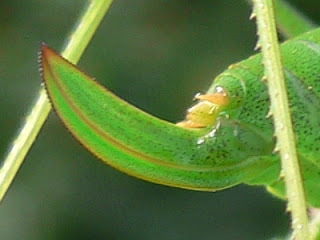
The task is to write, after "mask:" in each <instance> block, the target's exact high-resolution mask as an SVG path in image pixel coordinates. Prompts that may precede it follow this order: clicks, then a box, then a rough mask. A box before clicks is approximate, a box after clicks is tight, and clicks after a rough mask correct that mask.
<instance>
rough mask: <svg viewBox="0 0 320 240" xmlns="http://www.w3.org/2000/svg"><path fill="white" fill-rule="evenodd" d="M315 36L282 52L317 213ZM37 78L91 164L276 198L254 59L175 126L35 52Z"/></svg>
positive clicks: (219, 82)
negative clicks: (263, 191) (262, 190)
mask: <svg viewBox="0 0 320 240" xmlns="http://www.w3.org/2000/svg"><path fill="white" fill-rule="evenodd" d="M319 44H320V29H318V30H315V31H312V32H310V33H307V34H304V35H301V36H300V37H298V38H295V39H294V40H290V41H288V42H287V43H285V44H283V45H282V54H283V58H284V64H285V68H286V69H285V72H286V78H287V84H288V90H289V98H290V104H291V111H292V115H293V122H294V129H295V132H296V137H297V142H298V152H299V157H300V161H301V166H302V169H303V176H304V183H305V187H306V193H307V199H308V202H309V204H311V205H313V206H318V207H319V206H320V181H319V180H320V158H319V156H320V134H319V133H318V131H317V130H319V129H320V117H319V113H320V100H319V96H318V95H319V94H320V45H319ZM41 63H42V74H43V79H44V82H45V85H46V88H47V92H48V95H49V97H50V99H51V102H52V104H53V107H54V108H55V110H56V112H57V113H58V115H59V116H60V118H61V119H62V121H63V122H64V124H65V125H66V127H67V128H68V129H69V130H70V132H71V133H72V134H73V135H74V136H75V137H76V138H77V139H78V140H79V141H80V142H81V143H82V144H83V145H84V146H85V147H86V148H87V149H88V150H89V151H90V152H92V153H93V154H94V155H96V156H97V157H98V158H100V159H102V160H103V161H104V162H106V163H108V164H110V165H111V166H113V167H115V168H117V169H120V170H121V171H124V172H126V173H128V174H130V175H133V176H136V177H139V178H142V179H145V180H148V181H152V182H155V183H160V184H165V185H169V186H176V187H181V188H187V189H195V190H204V191H215V190H219V189H223V188H227V187H230V186H233V185H236V184H239V183H247V184H251V185H266V186H268V188H269V189H270V190H271V191H272V192H273V193H274V194H276V195H279V196H284V190H283V181H282V179H281V178H280V177H279V175H280V174H279V172H280V162H279V159H278V157H277V155H275V154H274V153H273V151H274V143H275V139H274V137H273V126H272V121H271V119H270V118H266V116H267V114H268V112H269V99H268V94H267V89H266V86H265V84H264V83H263V82H261V78H262V76H263V68H262V65H261V56H260V55H255V56H253V57H251V58H249V59H247V60H244V61H242V62H240V63H237V64H235V65H233V66H232V67H230V68H229V69H228V70H226V71H225V72H224V73H222V74H220V75H219V76H218V77H217V78H216V79H215V80H214V82H213V85H212V86H211V87H210V89H209V90H208V92H207V93H206V94H205V95H200V96H197V98H198V100H199V102H198V103H197V104H196V105H195V106H193V107H192V108H190V109H189V111H188V114H187V117H186V120H185V121H183V122H181V123H178V124H177V125H175V124H172V123H169V122H166V121H163V120H160V119H157V118H155V117H153V116H151V115H149V114H147V113H144V112H142V111H140V110H139V109H137V108H135V107H133V106H131V105H130V104H128V103H126V102H124V101H123V100H121V99H120V98H118V97H116V96H115V95H113V94H112V93H110V92H109V91H108V90H106V89H105V88H104V87H102V86H101V85H100V84H98V83H97V82H95V81H94V80H93V79H91V78H90V77H88V76H87V75H86V74H85V73H83V72H82V71H81V70H79V69H77V68H76V67H75V66H74V65H72V64H71V63H69V62H68V61H66V60H65V59H63V58H62V57H60V56H59V55H58V54H57V53H55V52H54V51H52V50H51V49H49V48H48V47H47V46H42V62H41Z"/></svg>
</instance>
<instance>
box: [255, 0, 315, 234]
mask: <svg viewBox="0 0 320 240" xmlns="http://www.w3.org/2000/svg"><path fill="white" fill-rule="evenodd" d="M253 5H254V14H256V16H257V26H258V34H259V45H260V44H261V50H262V54H263V63H264V68H265V76H266V77H267V80H268V90H269V96H270V101H271V108H270V111H271V113H272V115H273V116H274V117H273V120H274V126H275V136H276V137H277V145H276V151H280V157H281V166H282V171H283V173H284V180H285V185H286V196H287V198H288V209H289V210H290V211H291V214H292V228H293V236H294V237H293V239H296V240H309V239H310V235H309V229H308V215H307V211H306V200H305V193H304V187H303V181H302V176H301V171H300V166H299V161H298V157H297V151H296V143H295V135H294V132H293V128H292V121H291V116H290V109H289V101H288V95H287V91H286V84H285V78H284V72H283V66H282V60H281V53H280V47H279V43H278V37H277V32H276V26H275V17H274V7H273V1H272V0H253Z"/></svg>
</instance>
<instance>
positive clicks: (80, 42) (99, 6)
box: [0, 0, 112, 202]
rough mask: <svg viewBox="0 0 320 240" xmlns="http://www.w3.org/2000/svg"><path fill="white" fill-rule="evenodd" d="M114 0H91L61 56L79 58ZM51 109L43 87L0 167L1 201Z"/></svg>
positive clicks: (71, 58) (75, 60)
mask: <svg viewBox="0 0 320 240" xmlns="http://www.w3.org/2000/svg"><path fill="white" fill-rule="evenodd" d="M111 3H112V0H92V1H91V2H90V4H89V6H88V8H87V9H86V11H85V12H84V14H83V15H82V17H81V18H80V20H79V22H78V24H77V27H76V29H75V31H74V32H73V33H72V34H71V36H70V37H69V41H68V44H67V45H66V47H65V49H64V50H63V51H62V56H63V57H65V58H66V59H68V60H69V61H71V62H72V63H76V62H78V60H79V59H80V57H81V55H82V53H83V52H84V50H85V48H86V47H87V45H88V43H89V42H90V40H91V38H92V36H93V34H94V33H95V31H96V29H97V28H98V26H99V24H100V22H101V21H102V19H103V17H104V15H105V14H106V12H107V10H108V9H109V7H110V5H111ZM50 110H51V105H50V102H49V100H48V98H47V94H46V91H45V90H44V88H43V87H41V89H40V92H39V96H38V98H37V100H36V103H35V104H34V106H33V107H32V109H31V111H30V113H29V115H28V117H27V118H26V121H25V124H24V126H23V127H22V129H21V131H20V132H19V134H18V136H17V138H16V139H15V140H14V142H13V144H12V147H11V149H10V151H9V153H8V155H7V157H6V158H5V160H4V162H3V166H2V168H1V170H0V202H1V200H2V199H3V197H4V195H5V193H6V192H7V190H8V188H9V186H10V185H11V182H12V181H13V179H14V177H15V175H16V173H17V171H18V170H19V168H20V166H21V164H22V162H23V160H24V158H25V156H26V154H27V153H28V151H29V149H30V148H31V146H32V144H33V142H34V141H35V139H36V137H37V135H38V133H39V131H40V129H41V127H42V125H43V124H44V122H45V120H46V119H47V117H48V114H49V112H50Z"/></svg>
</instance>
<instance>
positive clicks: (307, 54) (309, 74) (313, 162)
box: [211, 29, 320, 206]
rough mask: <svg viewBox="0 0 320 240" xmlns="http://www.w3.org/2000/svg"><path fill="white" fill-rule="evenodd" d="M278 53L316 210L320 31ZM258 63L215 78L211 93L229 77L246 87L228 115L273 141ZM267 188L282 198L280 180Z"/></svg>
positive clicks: (245, 64)
mask: <svg viewBox="0 0 320 240" xmlns="http://www.w3.org/2000/svg"><path fill="white" fill-rule="evenodd" d="M281 50H282V56H283V62H284V66H285V75H286V83H287V88H288V93H289V101H290V106H291V113H292V119H293V125H294V131H295V134H296V139H297V147H298V153H299V159H300V162H301V166H302V169H303V177H304V182H305V187H306V189H307V190H306V193H307V195H308V201H309V203H311V204H312V205H314V206H319V205H320V202H319V201H320V200H319V199H320V194H319V193H320V171H319V169H320V98H319V97H320V96H319V95H320V29H316V30H314V31H311V32H309V33H306V34H304V35H301V36H299V37H297V38H295V39H293V40H291V41H288V42H286V43H285V44H283V45H282V46H281ZM260 62H261V56H260V55H257V56H255V57H253V58H251V59H248V60H245V61H242V62H240V63H238V64H236V65H234V66H233V67H232V68H231V69H229V70H227V71H225V72H224V73H222V74H221V75H220V77H218V78H217V81H215V82H214V84H213V86H212V87H211V89H214V88H215V87H216V86H217V85H222V84H223V85H224V86H225V88H228V81H227V78H228V76H230V75H231V76H233V77H237V78H238V79H240V80H241V81H242V84H243V85H244V86H245V97H244V100H243V102H242V106H241V107H239V108H237V109H230V115H232V118H235V119H238V120H239V121H241V122H242V123H243V124H248V125H250V126H254V127H255V128H257V129H258V131H260V132H261V133H263V135H264V136H269V138H272V134H273V128H272V125H271V122H270V121H268V120H267V119H266V116H267V114H268V112H269V100H268V95H267V92H266V84H265V83H262V81H261V80H262V76H263V69H262V68H261V66H260ZM224 76H226V77H224ZM280 144H281V143H280ZM249 183H250V182H249ZM253 183H254V181H253ZM270 186H271V187H270V188H271V189H272V192H274V193H276V194H277V195H282V196H283V195H284V187H283V182H282V181H280V180H279V178H277V179H276V180H275V182H274V183H272V184H270Z"/></svg>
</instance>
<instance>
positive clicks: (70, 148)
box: [0, 0, 320, 240]
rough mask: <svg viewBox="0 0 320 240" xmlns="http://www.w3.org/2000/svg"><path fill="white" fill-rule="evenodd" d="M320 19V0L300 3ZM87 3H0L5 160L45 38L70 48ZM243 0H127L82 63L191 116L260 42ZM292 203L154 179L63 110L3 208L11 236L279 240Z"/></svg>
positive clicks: (155, 104) (149, 103)
mask: <svg viewBox="0 0 320 240" xmlns="http://www.w3.org/2000/svg"><path fill="white" fill-rule="evenodd" d="M292 2H293V3H294V4H295V5H296V6H298V7H299V8H300V9H301V10H302V11H303V12H304V13H305V14H307V15H309V16H311V17H312V18H313V19H314V20H315V21H316V22H319V20H320V19H319V16H320V15H319V14H318V13H319V12H320V9H319V8H320V2H319V1H317V0H313V1H299V0H296V1H292ZM86 3H87V1H84V0H81V1H80V0H67V1H66V0H53V1H44V0H24V1H19V0H11V1H0V63H1V64H0V123H1V125H0V133H1V135H0V136H1V138H0V156H1V159H2V158H3V157H4V156H5V154H6V152H7V151H8V148H9V147H10V144H11V142H12V140H14V136H15V135H16V133H17V132H18V129H19V127H20V126H21V125H22V123H23V122H24V118H25V117H26V114H27V112H28V110H29V109H30V107H31V105H32V103H33V102H34V100H35V98H36V96H37V94H38V90H39V88H40V82H41V81H40V77H39V73H38V66H37V51H38V50H39V44H40V42H41V41H43V42H45V43H47V44H48V45H49V46H51V47H53V48H55V49H56V50H60V49H62V47H63V45H64V43H65V41H66V38H67V36H68V35H69V33H70V32H71V31H72V29H73V26H74V24H75V22H76V20H77V18H78V16H79V15H80V13H81V12H82V10H83V9H84V7H85V6H86ZM249 15H250V7H249V6H248V5H247V4H246V1H244V0H242V1H239V0H202V1H196V0H194V1H187V0H185V1H182V0H171V1H168V0H130V1H129V0H126V1H125V0H115V1H114V3H113V5H112V6H111V9H110V11H109V13H108V14H107V16H106V17H105V19H104V21H103V23H102V25H101V26H100V28H99V29H98V32H97V34H96V35H95V37H94V38H93V40H92V42H91V44H90V45H89V47H88V48H87V50H86V52H85V54H84V55H83V57H82V59H81V61H80V63H79V65H80V67H82V68H83V69H84V70H85V71H86V72H88V73H90V75H92V76H94V77H96V78H97V79H98V80H99V81H100V82H101V83H102V84H104V85H105V86H107V87H108V88H109V89H111V90H112V91H113V92H115V93H116V94H118V95H119V96H121V97H122V98H124V99H126V100H127V101H129V102H131V103H133V104H134V105H136V106H138V107H140V108H142V109H144V110H145V111H147V112H149V113H152V114H153V115H156V116H158V117H161V118H163V119H167V120H170V121H174V122H176V121H179V120H181V119H182V118H183V116H184V113H185V109H186V108H187V107H188V106H190V104H191V101H192V97H193V95H194V94H195V93H196V92H199V91H200V92H203V91H205V90H206V89H207V88H208V87H209V86H210V84H211V82H212V79H213V77H214V76H215V75H217V74H218V73H219V72H221V71H223V69H225V68H226V67H227V66H228V65H229V64H231V63H234V62H236V61H239V60H241V59H243V58H246V57H248V56H250V55H251V54H252V53H253V50H252V49H253V47H254V45H255V42H256V35H255V25H254V23H253V22H250V21H249V20H248V18H249ZM288 226H289V218H288V214H287V213H286V212H285V204H284V202H283V201H281V200H279V199H276V198H274V197H272V196H270V195H269V194H268V193H266V191H265V189H263V188H262V187H247V186H238V187H234V188H232V189H228V190H225V191H221V192H217V193H205V192H195V191H188V190H182V189H175V188H170V187H165V186H160V185H156V184H151V183H148V182H144V181H141V180H137V179H135V178H132V177H129V176H127V175H125V174H122V173H120V172H118V171H116V170H114V169H112V168H110V167H109V166H106V165H104V164H102V163H101V162H100V161H99V160H96V159H95V158H94V157H92V156H91V155H90V154H89V153H87V152H86V150H84V149H82V147H81V146H80V145H79V144H78V143H77V142H76V141H75V140H74V139H73V138H72V137H71V135H70V134H69V133H68V132H67V131H66V130H65V129H64V127H63V126H62V124H61V122H60V121H59V119H58V118H57V117H56V116H55V114H53V113H51V114H50V117H49V119H48V121H47V122H46V124H45V125H44V127H43V129H42V131H41V134H40V135H39V137H38V138H37V141H36V143H35V144H34V146H33V148H32V149H31V151H30V153H29V155H28V156H27V158H26V160H25V162H24V164H23V166H22V168H21V170H20V171H19V173H18V175H17V177H16V179H15V181H14V183H13V184H12V186H11V188H10V190H9V192H8V194H7V195H6V197H5V199H4V201H3V203H2V204H1V205H0V239H5V240H7V239H10V240H11V239H12V240H13V239H17V240H18V239H19V240H20V239H47V240H50V239H125V240H134V239H153V240H158V239H159V240H160V239H161V240H162V239H181V240H182V239H183V240H189V239H218V240H220V239H222V240H225V239H226V240H228V239H231V240H232V239H237V240H241V239H244V240H250V239H270V238H272V237H274V236H284V235H285V234H286V232H287V231H288Z"/></svg>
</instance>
